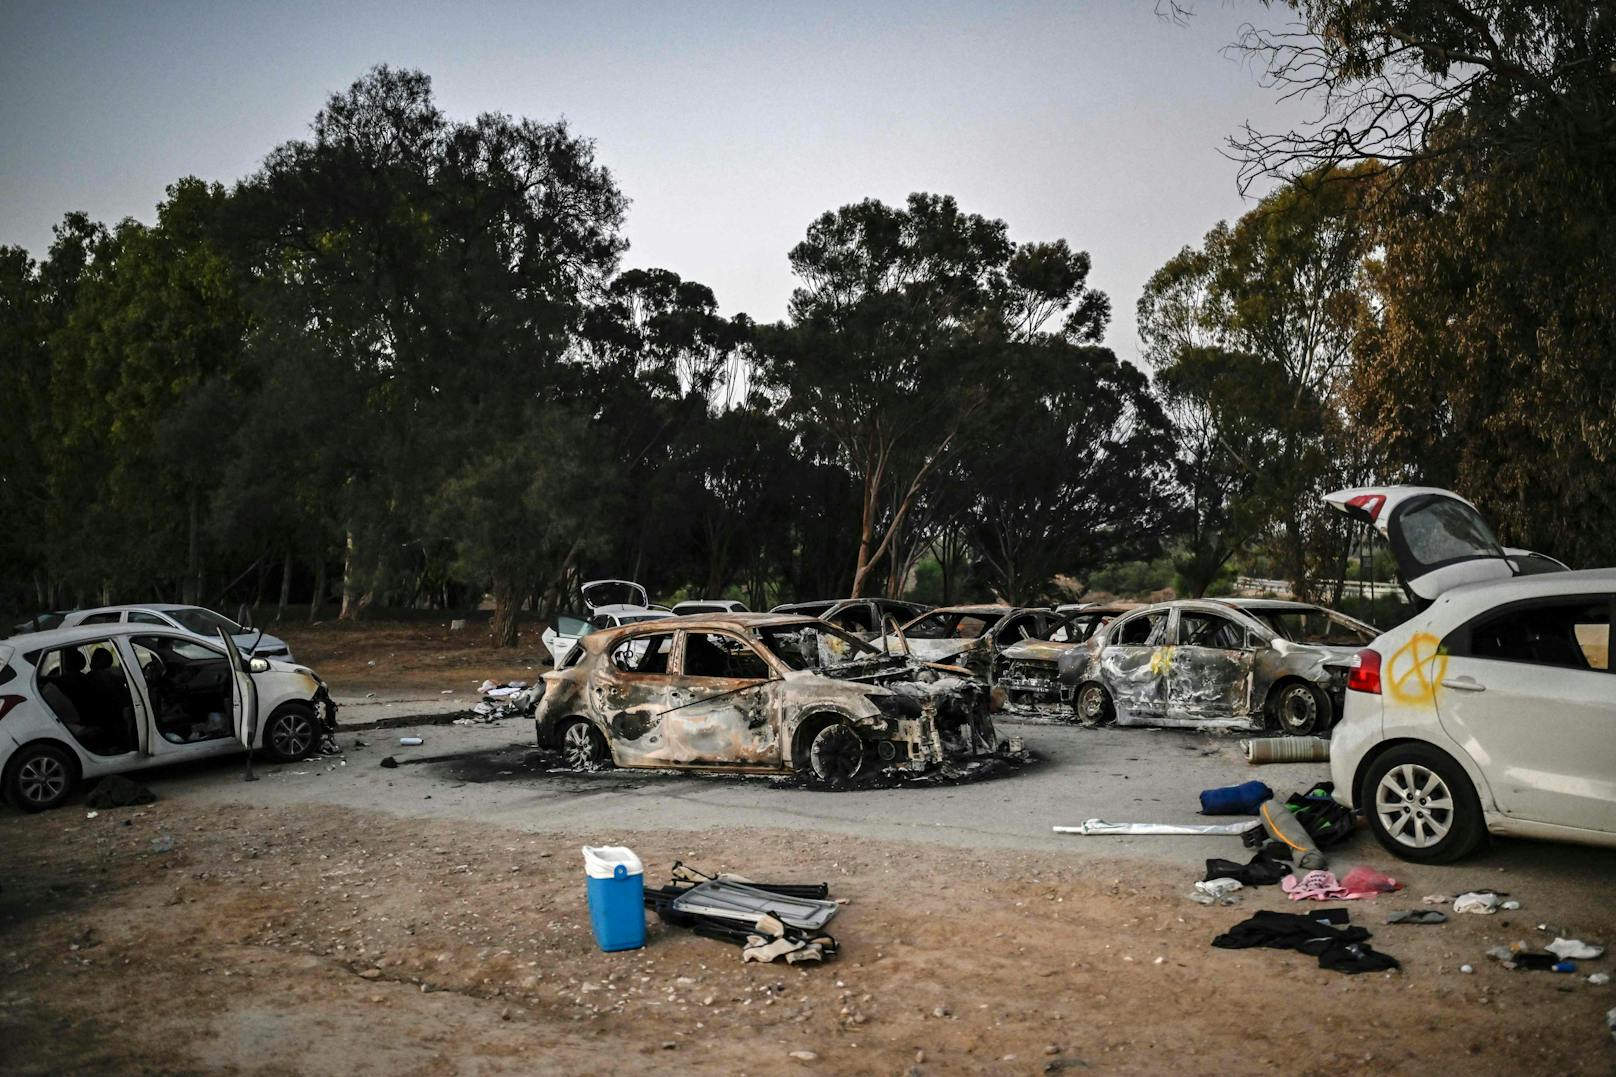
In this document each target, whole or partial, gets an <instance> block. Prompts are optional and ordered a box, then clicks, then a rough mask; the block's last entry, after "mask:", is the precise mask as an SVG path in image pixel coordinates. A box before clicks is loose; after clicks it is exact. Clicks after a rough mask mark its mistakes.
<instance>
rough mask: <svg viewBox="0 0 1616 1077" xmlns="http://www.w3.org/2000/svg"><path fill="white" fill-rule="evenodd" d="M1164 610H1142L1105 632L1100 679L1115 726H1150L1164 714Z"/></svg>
mask: <svg viewBox="0 0 1616 1077" xmlns="http://www.w3.org/2000/svg"><path fill="white" fill-rule="evenodd" d="M1167 612H1168V611H1167V610H1144V611H1141V612H1139V613H1135V614H1131V615H1129V616H1128V617H1125V618H1118V619H1117V621H1116V622H1115V623H1114V624H1112V625H1111V626H1110V628H1109V629H1108V630H1107V634H1106V639H1105V646H1104V648H1103V649H1102V650H1101V651H1100V679H1101V682H1102V683H1103V684H1104V685H1105V688H1106V691H1108V692H1110V693H1111V701H1112V703H1113V704H1114V705H1115V707H1116V712H1117V722H1118V724H1121V725H1127V724H1128V723H1129V722H1150V721H1155V720H1158V719H1160V718H1162V717H1163V716H1164V715H1165V713H1166V710H1167V668H1168V667H1167V664H1168V662H1170V661H1171V660H1172V648H1171V647H1170V646H1167V639H1168V635H1167V629H1168V618H1167Z"/></svg>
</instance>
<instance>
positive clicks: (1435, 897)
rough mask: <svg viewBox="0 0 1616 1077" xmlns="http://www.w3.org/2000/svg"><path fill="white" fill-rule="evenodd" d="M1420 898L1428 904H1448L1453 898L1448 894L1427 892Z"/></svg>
mask: <svg viewBox="0 0 1616 1077" xmlns="http://www.w3.org/2000/svg"><path fill="white" fill-rule="evenodd" d="M1420 900H1421V901H1423V902H1425V903H1426V904H1427V905H1446V904H1447V903H1448V902H1450V901H1452V900H1453V899H1452V898H1450V897H1449V896H1448V895H1446V894H1426V895H1425V896H1424V897H1422V898H1420Z"/></svg>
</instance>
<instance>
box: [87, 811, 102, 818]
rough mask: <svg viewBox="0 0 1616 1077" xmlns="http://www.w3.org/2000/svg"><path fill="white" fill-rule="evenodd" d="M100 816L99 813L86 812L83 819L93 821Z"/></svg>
mask: <svg viewBox="0 0 1616 1077" xmlns="http://www.w3.org/2000/svg"><path fill="white" fill-rule="evenodd" d="M100 814H101V813H100V812H98V811H87V812H85V813H84V817H85V818H86V819H94V818H95V817H96V816H97V815H100Z"/></svg>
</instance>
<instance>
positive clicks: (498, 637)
mask: <svg viewBox="0 0 1616 1077" xmlns="http://www.w3.org/2000/svg"><path fill="white" fill-rule="evenodd" d="M516 604H517V603H516V585H515V584H514V583H513V582H512V580H511V578H510V577H509V576H506V575H496V576H495V577H494V617H493V620H492V621H491V622H490V625H489V643H491V644H492V645H493V646H495V647H515V646H516Z"/></svg>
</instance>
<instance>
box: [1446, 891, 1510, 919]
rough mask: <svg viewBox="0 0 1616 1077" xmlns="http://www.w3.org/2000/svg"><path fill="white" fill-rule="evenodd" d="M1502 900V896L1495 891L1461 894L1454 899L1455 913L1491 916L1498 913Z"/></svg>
mask: <svg viewBox="0 0 1616 1077" xmlns="http://www.w3.org/2000/svg"><path fill="white" fill-rule="evenodd" d="M1502 898H1503V895H1502V894H1499V893H1497V892H1496V891H1493V890H1472V891H1471V892H1470V893H1468V894H1460V895H1459V896H1458V897H1456V898H1454V899H1453V911H1454V912H1472V913H1476V914H1478V915H1481V916H1491V915H1492V914H1493V913H1495V912H1497V911H1498V905H1499V902H1500V901H1501V900H1502Z"/></svg>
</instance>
